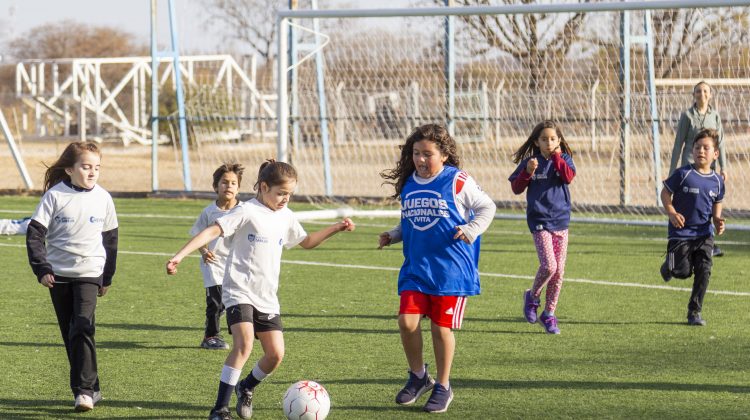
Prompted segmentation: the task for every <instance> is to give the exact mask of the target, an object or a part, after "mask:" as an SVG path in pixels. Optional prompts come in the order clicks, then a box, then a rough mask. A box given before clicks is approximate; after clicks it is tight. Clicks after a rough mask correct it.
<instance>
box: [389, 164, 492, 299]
mask: <svg viewBox="0 0 750 420" xmlns="http://www.w3.org/2000/svg"><path fill="white" fill-rule="evenodd" d="M459 174H461V171H460V170H459V169H457V168H455V167H452V166H445V167H444V169H443V171H442V172H441V173H440V174H439V175H438V176H437V177H436V178H435V179H433V180H432V181H431V182H430V183H429V184H418V183H417V182H416V181H415V180H414V175H412V176H411V177H409V179H408V180H407V181H406V184H405V185H404V187H403V189H402V191H401V233H402V239H403V243H404V265H403V266H402V267H401V271H400V273H399V276H398V293H399V294H401V292H403V291H406V290H411V291H418V292H422V293H425V294H428V295H437V296H472V295H478V294H479V292H480V287H479V272H478V270H477V264H478V262H479V238H477V240H476V241H474V243H473V244H472V245H469V244H467V243H465V242H463V241H461V240H460V239H453V236H454V235H455V234H456V232H457V231H456V226H458V225H463V224H466V223H467V222H468V221H467V220H465V219H464V216H463V215H462V214H460V213H459V212H458V208H457V205H456V194H455V192H456V184H457V182H459V183H462V182H463V181H460V180H459ZM463 176H465V174H464V175H463Z"/></svg>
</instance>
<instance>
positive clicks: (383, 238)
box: [378, 224, 401, 249]
mask: <svg viewBox="0 0 750 420" xmlns="http://www.w3.org/2000/svg"><path fill="white" fill-rule="evenodd" d="M399 242H401V225H400V224H398V225H396V226H395V227H394V228H393V229H391V230H389V231H388V232H383V233H381V234H380V235H379V236H378V249H383V247H384V246H389V245H393V244H396V243H399Z"/></svg>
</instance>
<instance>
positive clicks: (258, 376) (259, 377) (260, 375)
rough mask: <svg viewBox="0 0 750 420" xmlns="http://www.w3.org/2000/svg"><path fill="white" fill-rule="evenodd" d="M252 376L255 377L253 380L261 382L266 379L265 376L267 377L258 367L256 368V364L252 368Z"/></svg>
mask: <svg viewBox="0 0 750 420" xmlns="http://www.w3.org/2000/svg"><path fill="white" fill-rule="evenodd" d="M253 376H254V377H255V379H257V380H259V381H262V380H263V379H266V376H268V374H267V373H266V372H263V370H262V369H261V368H260V366H258V364H257V363H256V364H255V366H253Z"/></svg>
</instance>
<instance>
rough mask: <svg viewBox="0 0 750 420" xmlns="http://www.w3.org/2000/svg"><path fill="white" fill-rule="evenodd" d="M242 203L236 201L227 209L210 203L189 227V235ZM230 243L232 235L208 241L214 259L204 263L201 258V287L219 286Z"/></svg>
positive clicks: (222, 277)
mask: <svg viewBox="0 0 750 420" xmlns="http://www.w3.org/2000/svg"><path fill="white" fill-rule="evenodd" d="M241 205H242V203H241V202H239V203H237V205H236V206H234V207H233V208H231V209H229V210H223V209H221V208H219V207H218V206H217V205H216V202H213V203H211V204H210V205H209V206H207V207H206V208H205V209H203V212H201V215H200V216H198V220H196V221H195V224H194V225H193V227H192V229H190V235H192V236H195V235H197V234H199V233H201V231H203V229H205V228H207V227H209V226H211V225H213V224H214V223H216V219H218V218H219V217H222V216H226V215H227V214H229V213H231V212H233V211H235V210H236V209H237V208H239V207H240V206H241ZM231 243H232V237H231V236H230V237H218V238H216V239H214V240H213V241H211V242H209V244H208V249H209V250H210V251H211V252H213V253H214V257H216V261H214V262H212V263H210V264H206V262H205V261H203V258H201V263H200V264H201V273H202V274H203V287H212V286H221V283H222V281H224V266H225V265H226V264H227V256H228V255H229V247H230V246H231Z"/></svg>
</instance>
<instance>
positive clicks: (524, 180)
mask: <svg viewBox="0 0 750 420" xmlns="http://www.w3.org/2000/svg"><path fill="white" fill-rule="evenodd" d="M538 166H539V161H537V160H536V158H531V159H529V161H528V162H526V170H523V171H521V172H520V173H519V174H518V176H517V177H516V179H514V180H513V181H511V183H510V187H511V189H513V194H516V195H518V194H521V193H522V192H524V191H525V190H526V187H528V186H529V183H530V182H531V176H532V175H534V171H536V168H537V167H538Z"/></svg>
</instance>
